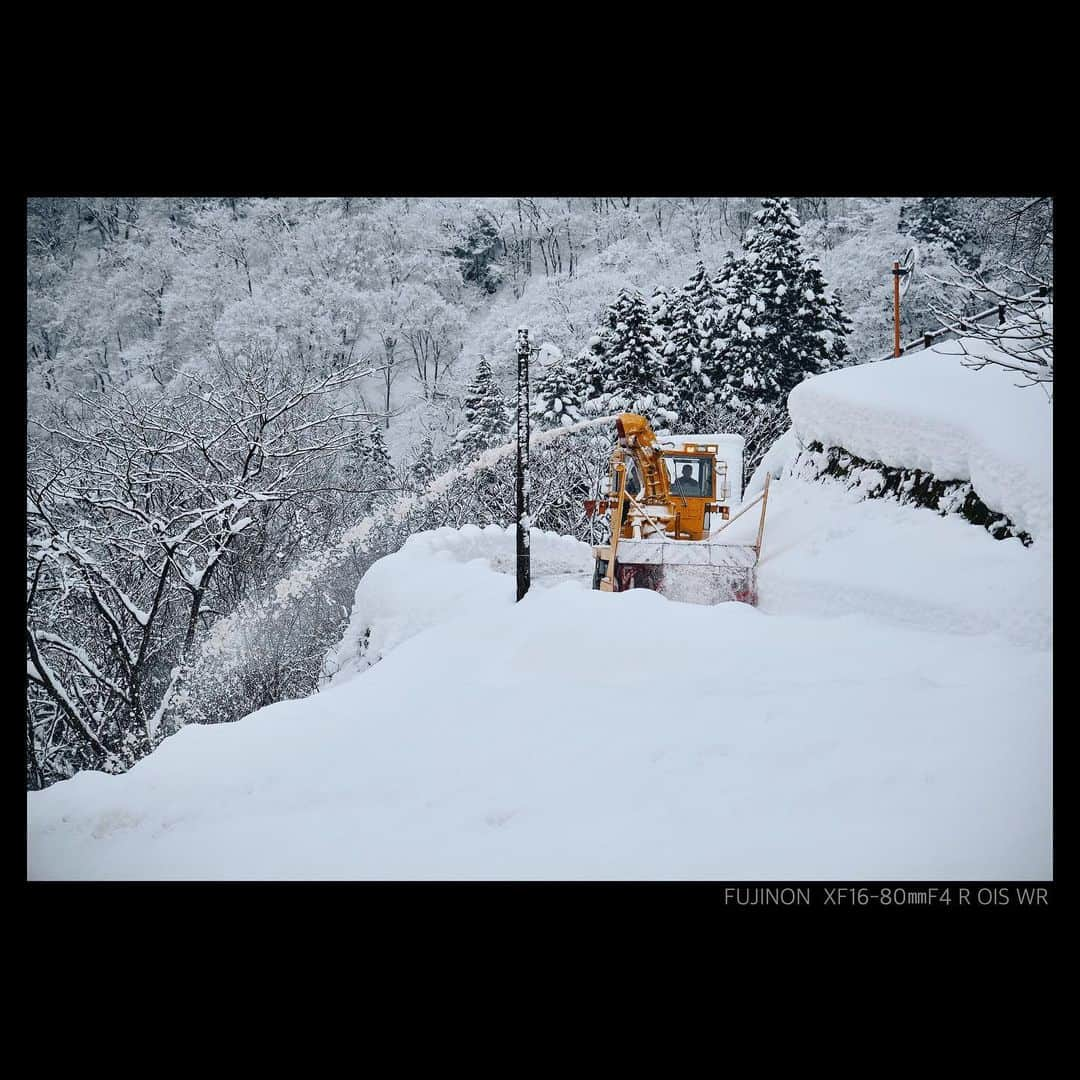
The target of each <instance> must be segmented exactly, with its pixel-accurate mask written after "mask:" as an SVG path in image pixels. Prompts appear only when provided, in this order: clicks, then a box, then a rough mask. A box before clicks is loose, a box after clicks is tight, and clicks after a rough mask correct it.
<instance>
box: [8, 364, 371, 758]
mask: <svg viewBox="0 0 1080 1080" xmlns="http://www.w3.org/2000/svg"><path fill="white" fill-rule="evenodd" d="M370 371H371V369H370V368H368V367H367V366H366V365H365V364H362V363H359V362H354V363H353V364H350V365H347V366H344V367H339V368H336V369H334V370H333V371H331V372H329V373H328V374H326V375H311V376H309V377H308V378H307V379H304V380H300V379H297V378H295V377H294V376H293V374H292V373H291V372H290V371H289V370H288V367H287V366H286V365H285V364H284V362H283V361H282V360H281V358H280V357H276V356H274V355H267V354H259V355H254V356H241V357H229V358H222V359H221V361H220V364H219V366H218V368H217V370H216V371H213V372H208V373H206V375H205V377H203V378H200V379H198V380H192V381H191V382H190V383H189V386H188V390H187V393H186V394H184V395H182V396H178V397H177V398H175V399H170V398H165V397H163V396H162V395H161V394H142V393H136V392H123V393H122V392H119V391H117V392H114V393H112V394H107V395H106V394H97V395H83V396H82V397H81V399H80V400H79V404H80V405H81V406H82V408H83V412H84V414H85V415H83V416H81V417H78V418H74V419H72V418H70V417H66V416H65V415H64V413H63V412H61V411H60V410H57V412H56V413H55V414H54V415H53V416H51V417H49V418H48V419H42V418H36V419H35V421H34V427H35V428H36V429H37V432H36V437H35V439H34V441H33V442H32V443H31V445H30V447H29V450H28V460H27V492H26V500H27V501H26V507H27V526H28V536H27V621H26V659H27V674H28V680H29V684H28V694H27V706H28V709H27V724H28V729H27V736H28V742H29V743H30V744H32V747H33V749H34V752H35V754H38V753H40V755H41V756H40V758H38V759H37V761H38V770H39V772H40V773H41V774H42V775H43V776H45V777H48V778H51V779H55V778H56V776H57V773H58V772H59V774H60V775H64V773H65V770H68V771H70V770H71V769H73V768H78V767H84V768H85V767H93V768H100V769H105V770H107V771H119V770H121V769H123V768H125V767H127V766H129V765H131V764H132V763H133V762H134V761H135V760H137V759H138V758H140V757H142V756H143V755H144V754H146V753H149V751H150V750H152V749H153V747H154V746H155V745H157V743H158V742H160V740H161V738H162V736H163V734H164V732H163V728H162V717H163V715H164V712H165V710H166V708H167V706H168V703H169V700H170V698H171V696H172V694H173V692H174V690H175V688H176V684H177V679H178V675H179V672H180V670H181V668H182V667H183V666H184V664H185V662H186V660H187V659H188V658H189V657H190V656H191V654H192V649H193V645H194V644H195V642H196V639H197V637H198V635H199V633H200V630H202V629H204V628H205V619H206V618H207V616H208V615H213V614H215V613H217V612H219V611H220V607H219V604H220V602H221V601H222V600H223V599H226V600H227V599H228V592H229V590H230V589H231V585H230V573H229V569H230V564H231V563H232V562H233V560H234V559H236V558H237V556H238V554H240V555H242V552H243V549H244V546H245V543H246V541H247V538H248V536H250V535H251V534H252V533H258V532H260V530H264V529H265V525H266V521H267V519H268V517H269V516H270V515H272V514H273V512H274V510H275V508H282V509H295V510H297V512H299V510H300V509H301V508H303V507H306V506H308V505H309V502H310V500H311V499H312V497H313V495H314V494H315V493H317V492H318V491H320V490H322V489H323V487H324V486H325V476H326V472H325V469H326V462H327V461H331V460H333V459H334V458H335V457H336V456H337V455H338V454H340V453H342V452H343V451H345V450H346V449H347V448H348V446H349V445H350V443H351V441H352V438H353V436H354V434H355V427H356V425H357V424H371V422H372V420H373V417H372V416H371V415H370V414H362V413H357V412H356V411H355V410H353V409H352V408H351V407H350V406H349V405H348V404H346V403H344V402H342V400H341V397H342V394H341V392H342V391H343V390H344V388H345V387H347V386H348V385H349V384H351V383H354V382H356V381H357V380H359V379H361V378H363V377H365V376H366V375H369V374H370ZM264 546H265V545H264ZM223 590H224V592H225V595H224V596H223ZM232 591H235V590H232ZM54 721H55V723H58V724H59V725H60V729H59V734H57V732H56V731H55V723H54ZM54 736H56V739H57V740H58V742H59V745H60V747H61V749H62V751H63V753H62V756H61V759H60V760H59V761H56V762H52V763H50V758H49V754H50V747H51V746H54V745H55V741H54Z"/></svg>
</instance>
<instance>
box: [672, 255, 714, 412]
mask: <svg viewBox="0 0 1080 1080" xmlns="http://www.w3.org/2000/svg"><path fill="white" fill-rule="evenodd" d="M717 299H718V294H717V291H716V289H715V287H714V283H713V281H712V280H711V279H710V278H709V275H708V273H707V271H706V270H705V266H704V264H703V263H700V262H699V263H698V264H697V268H696V270H695V271H694V273H693V275H692V276H691V278H690V280H689V281H688V282H687V283H686V284H685V285H684V286H683V287H682V289H681V290H679V292H678V293H676V294H675V296H674V297H673V298H672V301H671V304H670V307H669V311H670V316H669V317H670V323H671V326H670V329H669V331H668V334H667V342H666V345H665V348H664V357H665V359H666V361H667V364H668V378H669V381H670V386H671V395H672V406H671V407H672V409H673V410H674V411H675V412H676V413H677V414H678V417H679V424H680V426H681V427H682V428H683V429H684V430H690V428H691V427H692V426H693V424H694V422H695V421H694V418H695V417H696V415H697V414H698V412H699V411H700V408H701V405H702V403H703V397H704V395H705V394H706V393H707V392H708V387H709V380H708V377H707V375H705V373H704V372H703V358H704V357H705V355H706V354H707V352H708V349H709V347H710V345H711V340H712V335H713V332H714V329H715V327H716V325H717V322H718V318H719V312H718V310H717Z"/></svg>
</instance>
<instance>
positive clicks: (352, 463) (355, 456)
mask: <svg viewBox="0 0 1080 1080" xmlns="http://www.w3.org/2000/svg"><path fill="white" fill-rule="evenodd" d="M343 470H344V472H345V475H346V476H347V477H348V479H349V481H350V482H351V483H352V484H354V485H356V488H357V490H359V491H362V492H363V493H364V494H365V495H366V496H367V499H366V500H365V502H366V503H367V504H369V505H370V503H371V502H374V500H375V499H377V498H378V497H379V496H381V495H385V494H386V493H387V492H389V491H391V490H392V489H393V488H394V486H395V476H394V466H393V462H392V461H391V460H390V454H389V452H388V451H387V449H386V442H385V441H384V440H383V436H382V431H381V430H380V429H379V428H378V427H372V428H370V429H369V430H367V431H360V432H358V433H357V434H356V436H355V437H354V438H353V441H352V443H351V444H350V446H349V448H348V450H347V451H346V460H345V465H344V466H343Z"/></svg>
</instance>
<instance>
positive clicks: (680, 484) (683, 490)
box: [671, 465, 701, 495]
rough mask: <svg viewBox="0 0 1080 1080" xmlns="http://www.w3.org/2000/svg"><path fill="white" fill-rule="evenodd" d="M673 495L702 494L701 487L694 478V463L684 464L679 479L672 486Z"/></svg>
mask: <svg viewBox="0 0 1080 1080" xmlns="http://www.w3.org/2000/svg"><path fill="white" fill-rule="evenodd" d="M671 493H672V494H673V495H700V494H701V487H700V485H699V484H698V482H697V480H695V479H694V467H693V465H684V466H683V467H682V470H681V475H680V476H679V479H678V480H676V481H675V483H674V484H673V485H672V487H671Z"/></svg>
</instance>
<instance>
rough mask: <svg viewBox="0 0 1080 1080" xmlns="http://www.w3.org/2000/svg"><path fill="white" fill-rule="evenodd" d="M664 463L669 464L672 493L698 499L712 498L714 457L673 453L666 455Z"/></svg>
mask: <svg viewBox="0 0 1080 1080" xmlns="http://www.w3.org/2000/svg"><path fill="white" fill-rule="evenodd" d="M664 464H665V465H666V466H667V471H668V480H669V481H670V484H671V494H672V495H682V496H684V497H686V498H696V499H710V498H712V485H713V475H712V474H713V463H712V458H704V457H691V456H689V455H687V454H673V455H672V456H671V457H667V456H665V458H664Z"/></svg>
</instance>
